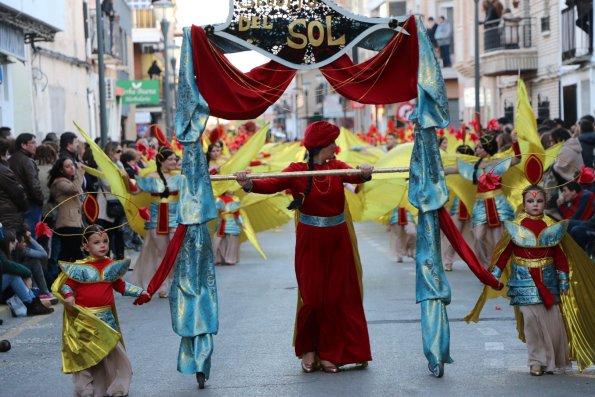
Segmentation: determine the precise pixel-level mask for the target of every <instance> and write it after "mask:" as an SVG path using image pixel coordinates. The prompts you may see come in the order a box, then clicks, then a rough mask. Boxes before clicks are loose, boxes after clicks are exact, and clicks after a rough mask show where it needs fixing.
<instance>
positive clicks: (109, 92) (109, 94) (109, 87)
mask: <svg viewBox="0 0 595 397" xmlns="http://www.w3.org/2000/svg"><path fill="white" fill-rule="evenodd" d="M105 100H106V101H115V100H116V81H115V80H114V79H112V78H109V77H108V78H106V79H105Z"/></svg>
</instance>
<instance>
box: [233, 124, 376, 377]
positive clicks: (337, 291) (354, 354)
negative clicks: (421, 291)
mask: <svg viewBox="0 0 595 397" xmlns="http://www.w3.org/2000/svg"><path fill="white" fill-rule="evenodd" d="M338 136H339V128H338V127H336V126H335V125H333V124H330V123H328V122H324V121H321V122H315V123H312V124H310V125H309V126H308V127H307V128H306V131H305V137H304V145H305V147H306V149H307V150H308V162H307V163H291V164H290V165H289V166H288V167H287V168H285V169H284V172H288V171H306V170H330V169H349V168H351V167H349V166H348V165H347V164H345V163H343V162H341V161H338V160H335V159H334V156H335V149H336V145H335V139H336V138H337V137H338ZM360 169H361V171H362V172H361V175H355V176H341V177H331V176H326V177H312V176H310V177H292V178H268V179H260V180H250V179H248V178H247V177H246V175H247V172H245V171H244V172H238V173H236V177H237V181H238V183H239V184H240V185H241V186H242V187H243V188H244V190H246V191H252V192H255V193H263V194H271V193H275V192H279V191H283V190H286V189H289V190H291V194H292V196H293V197H294V201H293V202H292V203H291V205H290V207H289V208H290V209H294V210H296V218H297V220H298V223H297V229H296V249H295V269H296V277H297V283H298V287H299V296H298V311H297V318H296V329H295V340H294V345H295V353H296V355H297V356H298V357H301V359H302V369H303V371H304V372H313V371H315V370H317V369H319V368H320V367H322V369H323V371H325V372H330V373H335V372H338V371H339V368H340V367H341V366H343V365H346V364H353V363H361V364H363V363H367V362H368V361H370V360H371V359H372V356H371V352H370V341H369V336H368V328H367V324H366V318H365V315H364V309H363V304H362V284H361V267H360V263H359V254H358V251H357V243H356V240H355V235H354V233H353V229H352V225H351V222H350V219H349V215H348V213H346V206H345V193H344V188H343V183H351V184H358V183H362V182H366V181H369V180H370V179H371V173H372V170H373V167H372V166H369V165H362V166H360Z"/></svg>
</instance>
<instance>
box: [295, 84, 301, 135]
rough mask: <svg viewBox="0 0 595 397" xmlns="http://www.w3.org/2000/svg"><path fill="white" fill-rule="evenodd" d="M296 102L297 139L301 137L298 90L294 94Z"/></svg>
mask: <svg viewBox="0 0 595 397" xmlns="http://www.w3.org/2000/svg"><path fill="white" fill-rule="evenodd" d="M294 99H295V100H294V103H295V137H294V138H295V139H299V138H300V134H299V130H300V126H299V123H300V119H299V117H298V93H297V91H296V92H295V96H294Z"/></svg>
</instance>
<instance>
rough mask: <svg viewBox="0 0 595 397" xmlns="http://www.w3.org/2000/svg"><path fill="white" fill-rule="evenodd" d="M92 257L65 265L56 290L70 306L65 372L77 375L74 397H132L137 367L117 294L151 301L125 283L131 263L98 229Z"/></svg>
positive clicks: (89, 240) (90, 234)
mask: <svg viewBox="0 0 595 397" xmlns="http://www.w3.org/2000/svg"><path fill="white" fill-rule="evenodd" d="M83 249H84V250H85V251H86V252H87V253H88V254H89V256H88V257H87V258H85V259H81V260H79V261H76V262H72V263H71V262H60V268H61V269H62V273H61V274H60V276H59V277H58V279H57V280H56V281H55V282H54V285H53V286H52V291H53V292H54V294H55V295H56V296H57V297H58V298H59V299H60V300H61V301H62V303H64V306H65V308H64V318H63V333H62V370H63V372H64V373H67V374H68V373H72V375H73V382H74V396H80V397H92V396H114V397H115V396H127V395H128V389H129V388H130V381H131V379H132V368H131V366H130V361H129V360H128V357H127V355H126V351H125V350H124V346H123V339H122V334H121V332H120V326H119V323H118V316H117V313H116V306H115V304H114V295H113V292H112V289H114V290H116V291H118V292H119V293H121V294H122V295H124V296H134V297H139V296H141V295H146V296H148V293H147V292H146V291H144V290H143V289H142V288H140V287H137V286H135V285H132V284H130V283H128V282H125V281H123V280H122V278H123V277H124V275H125V274H126V272H127V271H128V267H129V265H130V260H129V259H124V260H112V259H110V258H108V257H106V255H107V253H108V252H109V238H108V235H107V233H106V231H105V230H104V229H103V228H102V227H101V226H98V225H91V226H89V227H87V228H86V229H85V230H84V232H83Z"/></svg>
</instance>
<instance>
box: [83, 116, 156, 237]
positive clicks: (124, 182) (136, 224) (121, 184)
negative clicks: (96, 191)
mask: <svg viewBox="0 0 595 397" xmlns="http://www.w3.org/2000/svg"><path fill="white" fill-rule="evenodd" d="M74 125H75V127H76V129H77V130H78V132H79V133H80V134H81V135H82V137H83V138H84V139H85V141H87V143H88V144H89V146H90V148H91V151H92V152H93V158H94V159H95V162H96V163H97V165H98V166H99V168H101V171H102V172H103V175H104V179H105V180H107V182H108V183H109V186H110V190H111V192H112V193H114V195H115V196H116V197H117V198H118V200H119V201H120V203H122V206H123V207H124V209H125V213H126V219H127V220H128V223H129V224H130V227H131V228H132V230H134V231H135V232H137V233H139V234H140V235H142V236H144V235H145V234H146V231H145V230H144V226H145V221H144V220H143V219H142V218H141V217H140V215H139V214H138V208H140V206H139V205H138V204H136V205H134V204H132V202H133V197H132V195H131V194H130V192H129V191H128V175H126V173H125V172H124V171H122V170H121V169H120V168H118V166H117V165H116V164H114V162H113V161H112V160H111V159H110V158H109V157H108V156H107V154H105V152H104V151H103V150H101V148H100V147H99V145H97V144H96V143H95V141H94V140H93V139H91V137H90V136H89V135H87V133H86V132H85V131H84V130H83V129H82V128H81V127H80V126H79V125H78V124H77V123H74ZM137 199H140V197H137ZM137 207H138V208H137Z"/></svg>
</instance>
